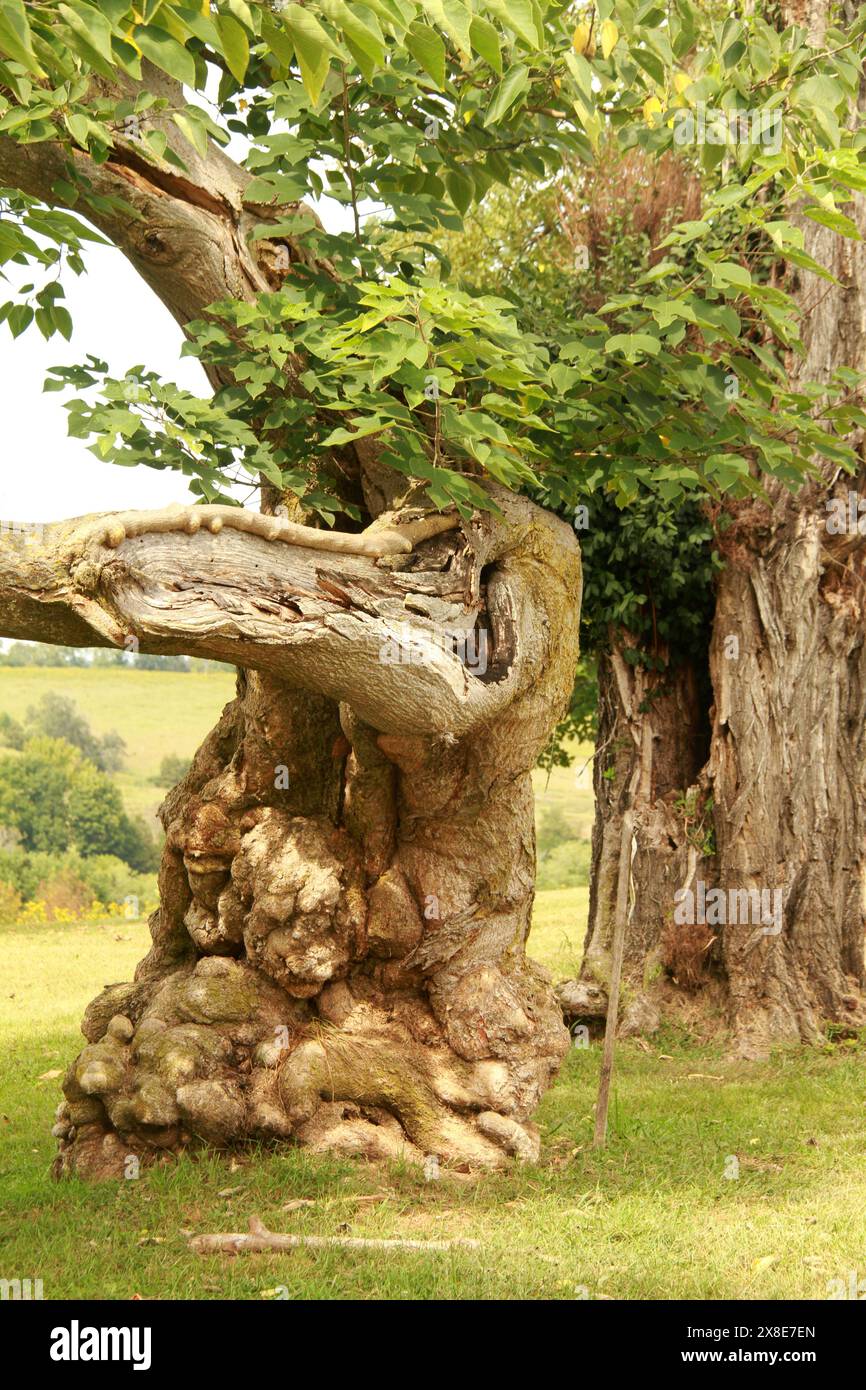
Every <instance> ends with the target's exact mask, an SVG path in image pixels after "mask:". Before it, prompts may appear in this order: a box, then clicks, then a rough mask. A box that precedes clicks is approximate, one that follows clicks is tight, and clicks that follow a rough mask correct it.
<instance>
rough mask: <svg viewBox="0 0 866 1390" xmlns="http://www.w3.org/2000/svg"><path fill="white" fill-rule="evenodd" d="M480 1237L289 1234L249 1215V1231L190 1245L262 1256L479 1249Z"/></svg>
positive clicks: (207, 1251)
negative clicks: (309, 1251)
mask: <svg viewBox="0 0 866 1390" xmlns="http://www.w3.org/2000/svg"><path fill="white" fill-rule="evenodd" d="M480 1244H481V1242H480V1241H477V1240H462V1239H460V1238H459V1237H458V1238H456V1239H454V1240H368V1239H366V1238H364V1237H362V1236H286V1235H278V1234H276V1233H275V1232H273V1231H269V1230H268V1229H267V1228H266V1227H265V1225H264V1224H263V1223H262V1222H261V1221H260V1220H259V1218H258V1217H257V1216H251V1217H250V1229H249V1233H248V1234H245V1233H244V1232H242V1231H237V1232H234V1233H229V1234H227V1235H213V1236H193V1238H192V1240H191V1241H190V1243H189V1248H190V1250H192V1251H193V1252H194V1253H195V1254H196V1255H259V1254H263V1253H264V1252H265V1251H268V1250H270V1251H273V1250H298V1249H300V1248H301V1247H304V1248H306V1249H312V1250H331V1249H333V1250H430V1251H437V1252H438V1251H440V1250H478V1249H479V1247H480Z"/></svg>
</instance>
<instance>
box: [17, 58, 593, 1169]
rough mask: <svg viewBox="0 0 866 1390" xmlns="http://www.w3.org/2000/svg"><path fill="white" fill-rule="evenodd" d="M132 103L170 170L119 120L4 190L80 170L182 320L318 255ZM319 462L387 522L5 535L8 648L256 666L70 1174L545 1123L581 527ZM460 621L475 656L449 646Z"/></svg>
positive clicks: (72, 1135)
mask: <svg viewBox="0 0 866 1390" xmlns="http://www.w3.org/2000/svg"><path fill="white" fill-rule="evenodd" d="M144 70H145V84H146V86H147V88H148V89H149V90H155V91H157V92H160V93H164V94H165V95H167V96H168V97H169V101H170V105H177V104H181V103H182V100H183V97H182V92H181V89H180V88H179V86H178V85H177V84H176V83H172V82H171V81H170V80H169V79H168V78H166V77H164V76H163V75H162V74H158V73H156V72H155V71H154V70H153V69H152V68H150V67H149V66H148V65H145V67H144ZM123 83H124V92H125V94H126V95H129V96H134V95H135V92H136V90H137V88H136V84H134V83H130V82H128V81H127V80H126V79H123ZM146 119H147V120H148V122H149V123H150V124H151V125H153V126H155V127H156V128H158V129H161V130H162V132H163V134H164V135H165V137H166V139H167V141H168V142H169V145H170V146H171V147H172V148H173V149H175V150H176V151H178V152H180V153H181V154H182V157H183V159H184V160H185V161H186V166H187V172H186V173H184V174H179V173H178V171H177V168H176V167H174V166H173V165H171V164H169V163H167V162H166V161H164V160H159V159H154V158H149V159H145V158H143V157H142V154H141V151H140V148H139V147H138V145H137V144H136V142H135V141H134V140H133V139H130V138H127V137H125V136H124V135H123V133H122V132H118V136H117V144H116V147H115V148H114V149H113V150H112V151H111V153H110V155H109V157H108V159H106V160H105V162H104V163H101V164H96V163H94V162H93V161H92V160H91V159H90V158H89V157H88V156H87V155H86V154H85V153H84V152H83V151H76V152H74V153H72V154H70V153H69V152H68V151H65V150H61V149H60V148H59V147H57V146H54V145H52V144H51V143H50V142H43V143H40V144H39V145H38V146H33V145H29V146H18V145H16V144H15V143H14V142H13V141H11V140H9V139H8V138H4V137H0V179H2V180H3V181H4V182H7V183H9V184H11V185H13V186H15V187H18V188H20V189H22V190H24V191H26V192H28V193H30V194H32V195H33V196H36V197H40V198H44V199H47V200H49V201H52V200H54V199H55V198H56V197H57V196H58V194H57V187H58V177H59V176H62V179H63V180H64V182H63V184H62V185H60V186H61V187H68V186H69V184H70V177H71V180H72V182H77V183H78V185H79V186H80V187H85V186H87V185H88V184H89V185H90V187H92V189H93V191H94V192H95V193H96V194H97V195H98V196H99V198H100V199H101V201H100V202H99V204H98V207H97V208H96V209H93V210H92V211H91V212H90V213H89V215H91V216H92V219H93V221H94V222H95V223H96V224H97V225H98V226H99V228H100V230H102V231H104V232H105V233H106V235H108V236H109V237H110V238H111V239H112V241H114V243H115V244H116V245H118V246H119V247H120V248H121V249H122V250H123V251H124V252H125V254H126V255H127V256H128V257H129V259H130V261H131V262H132V264H133V265H134V266H135V267H136V269H137V270H138V271H139V273H140V274H141V275H142V276H143V278H144V279H145V280H146V281H147V283H148V284H149V285H150V286H151V287H152V288H153V289H154V291H155V292H156V293H157V294H158V295H159V297H160V298H161V299H162V300H163V302H164V303H165V304H166V306H167V307H168V308H169V309H170V311H171V312H172V313H173V314H174V316H175V318H176V319H177V320H178V322H179V323H180V324H181V325H185V324H187V323H188V322H189V321H190V320H191V319H194V318H196V317H199V316H200V315H201V313H202V311H203V310H205V309H206V307H207V306H208V305H209V304H211V303H213V302H215V301H217V300H220V299H225V298H234V299H250V298H254V297H255V296H256V295H257V294H258V293H260V292H261V291H263V290H267V289H269V288H272V287H274V286H277V285H279V284H280V283H281V282H282V281H283V280H284V279H285V278H286V276H287V275H288V276H291V274H292V273H293V272H292V267H293V265H294V264H295V263H296V262H297V261H298V260H299V259H301V258H303V256H304V254H305V252H304V248H303V246H302V245H299V244H296V243H295V242H293V241H292V239H291V238H290V237H287V236H286V235H285V234H284V232H283V231H280V232H279V234H278V236H277V237H276V239H275V241H273V242H272V241H269V240H266V239H265V240H261V239H259V240H250V239H249V235H248V234H249V232H250V231H251V230H252V229H253V228H254V227H256V226H257V225H259V224H260V223H261V222H262V221H263V219H273V220H275V221H279V220H281V219H283V218H284V215H286V214H290V213H292V212H297V211H298V209H297V208H291V209H277V208H273V207H268V208H263V207H261V206H258V205H251V204H250V203H249V202H248V200H247V198H246V190H247V188H248V185H249V181H250V176H249V175H248V174H246V173H245V172H244V171H243V170H241V169H239V168H238V167H237V166H235V165H234V164H233V163H232V162H231V160H229V159H228V158H227V157H226V156H225V155H224V154H222V153H221V152H220V151H219V150H218V149H216V148H215V147H213V146H210V147H209V148H208V151H207V154H206V155H205V156H201V155H199V154H198V153H196V152H195V151H194V150H192V148H191V147H190V146H189V145H188V144H187V143H186V141H185V140H184V139H183V137H182V136H181V135H180V133H179V132H178V130H177V128H176V127H175V126H174V124H173V123H172V122H171V120H170V119H169V117H168V116H167V115H159V114H153V113H148V115H147V117H146ZM70 159H71V160H72V162H73V166H74V167H73V169H72V172H71V176H70V170H69V167H68V161H69V160H70ZM120 199H122V200H123V203H121V202H119V201H118V200H120ZM124 204H125V205H126V206H124ZM129 205H131V207H132V209H133V211H134V213H135V214H136V215H135V216H131V215H130V212H129ZM284 247H285V248H286V249H287V251H288V255H286V254H285V253H284V252H283V249H282V248H284ZM297 371H298V364H297V363H295V362H293V361H292V360H291V359H290V360H289V362H288V363H287V364H286V391H287V393H292V392H293V391H295V390H297V389H298V386H297ZM213 380H214V382H215V383H219V382H220V381H221V379H220V377H219V376H218V374H214V375H213ZM329 462H330V465H331V467H332V470H333V471H335V472H336V474H337V476H338V486H340V487H342V488H343V490H344V494H345V495H344V500H346V501H352V502H353V503H354V504H355V505H360V504H362V503H363V505H364V507H365V509H366V513H367V516H368V518H370V519H371V520H373V521H374V524H373V526H372V527H371V528H369V529H368V531H367V532H365V533H364V535H363V536H361V537H359V536H357V535H353V536H351V535H348V534H345V535H342V536H334V535H333V533H323V532H316V531H311V530H310V529H309V528H306V527H298V526H297V525H295V524H294V523H291V522H281V521H278V520H277V519H276V518H274V519H273V520H272V521H267V520H263V519H262V518H258V517H253V516H252V515H251V514H250V513H238V512H237V511H235V512H234V513H233V514H229V513H230V512H231V509H210V508H198V509H196V510H195V512H194V513H192V512H189V513H188V512H184V511H183V509H180V510H178V511H177V512H176V513H170V512H169V513H159V514H155V515H151V516H148V515H147V514H142V515H140V516H135V515H134V514H132V515H127V514H123V515H122V516H120V517H103V518H96V519H84V520H80V521H78V522H72V523H65V524H62V525H57V526H52V527H47V528H45V529H44V531H43V532H42V533H41V534H37V533H34V535H33V536H31V537H30V539H29V541H25V540H24V539H21V538H19V539H17V540H16V539H11V538H4V540H3V544H2V548H0V634H2V635H5V636H12V637H24V638H35V639H37V640H42V641H52V642H63V643H73V644H78V645H84V646H93V645H106V644H116V645H120V644H122V643H123V641H124V639H125V638H126V637H129V636H135V638H136V639H137V641H138V643H139V646H140V649H141V650H142V651H144V652H156V653H173V652H188V653H191V654H198V655H202V656H209V657H213V658H215V659H217V660H221V661H227V662H231V663H233V664H235V665H236V666H238V667H239V668H241V674H240V677H239V685H238V695H237V699H236V700H235V701H234V702H233V703H232V704H231V705H230V706H229V707H228V708H227V709H226V711H225V712H224V714H223V717H222V719H221V721H220V723H219V724H218V726H217V728H216V729H215V730H214V731H213V732H212V734H211V735H210V737H209V738H208V739H207V740H206V742H205V743H204V745H203V746H202V748H201V749H200V750H199V753H198V755H197V757H196V759H195V762H194V764H193V767H192V769H191V771H190V773H189V775H188V776H187V778H186V779H185V780H184V781H183V782H182V783H181V785H180V786H179V787H177V788H176V789H175V791H174V792H172V793H171V795H170V796H169V797H168V798H167V800H166V802H165V805H164V807H163V810H162V815H163V820H164V824H165V828H166V836H167V839H166V848H165V855H164V859H163V863H162V869H161V873H160V907H159V910H158V911H157V913H156V914H155V915H154V917H153V919H152V921H151V931H152V935H153V946H152V949H151V951H150V953H149V955H148V957H147V959H146V960H145V961H143V962H142V964H141V966H140V968H139V970H138V972H137V978H136V980H135V981H134V982H133V983H132V984H128V985H117V986H112V987H111V988H109V989H108V990H106V991H105V992H104V993H103V994H102V995H101V996H100V998H99V999H98V1000H96V1001H95V1002H94V1004H93V1005H92V1006H91V1007H90V1009H89V1010H88V1013H87V1017H86V1020H85V1024H84V1030H85V1034H86V1037H87V1039H88V1045H87V1047H86V1048H85V1049H84V1051H83V1052H82V1054H81V1056H80V1057H79V1058H78V1059H77V1060H76V1062H75V1063H74V1064H73V1066H72V1067H71V1069H70V1071H69V1074H68V1076H67V1078H66V1081H65V1083H64V1089H65V1092H66V1102H65V1105H64V1107H63V1108H62V1110H61V1113H60V1115H59V1117H58V1124H57V1131H58V1134H59V1135H60V1137H61V1153H60V1158H59V1164H58V1166H59V1169H60V1170H61V1171H64V1172H66V1171H75V1172H79V1173H85V1174H92V1175H103V1174H105V1175H107V1174H117V1173H121V1172H122V1171H123V1167H124V1164H125V1162H126V1159H127V1157H128V1156H129V1155H134V1156H141V1157H145V1158H152V1157H154V1156H155V1155H158V1154H159V1152H160V1151H161V1150H178V1149H181V1148H184V1147H186V1146H188V1145H192V1146H195V1145H197V1144H202V1143H204V1144H213V1145H218V1146H230V1145H234V1144H238V1143H242V1142H245V1141H248V1140H252V1139H257V1140H276V1141H283V1140H287V1139H292V1140H297V1141H299V1142H302V1143H306V1144H309V1145H311V1146H312V1147H314V1148H335V1149H338V1150H341V1151H347V1152H363V1153H367V1154H371V1155H389V1154H405V1155H407V1156H408V1157H410V1158H419V1157H421V1156H422V1155H429V1154H437V1155H439V1156H441V1157H443V1158H445V1159H448V1160H454V1161H460V1162H468V1163H472V1164H497V1163H500V1162H502V1161H505V1160H506V1159H507V1158H508V1157H509V1156H510V1155H516V1156H518V1157H522V1158H525V1157H528V1156H531V1155H532V1154H533V1153H535V1151H536V1147H537V1139H536V1135H535V1131H534V1130H533V1127H532V1124H531V1120H530V1116H531V1115H532V1112H533V1110H534V1108H535V1106H536V1104H537V1101H538V1098H539V1096H540V1095H541V1093H542V1092H543V1090H544V1089H545V1087H546V1086H547V1085H548V1083H549V1082H550V1080H551V1077H552V1076H553V1074H554V1073H555V1071H556V1068H557V1066H558V1064H559V1062H560V1060H561V1058H562V1056H563V1053H564V1050H565V1047H566V1045H567V1041H568V1036H567V1033H566V1031H565V1028H564V1026H563V1023H562V1017H561V1013H560V1010H559V1008H558V1006H557V1004H556V1002H555V1000H554V997H553V993H552V989H551V986H550V982H549V980H548V979H547V978H546V977H545V974H544V972H543V971H542V970H541V969H540V968H539V967H536V966H534V965H533V964H532V963H531V962H530V961H528V960H527V958H526V955H525V946H526V937H527V933H528V931H529V924H530V913H531V908H532V899H533V886H534V872H535V844H534V826H533V814H532V792H531V784H530V774H531V771H532V768H533V766H534V765H535V762H536V759H537V757H538V754H539V752H540V750H541V749H542V748H543V747H544V745H545V743H546V741H547V739H548V737H549V734H550V731H551V729H552V727H553V725H554V723H555V721H556V719H557V718H558V717H559V715H560V714H561V712H562V710H563V709H564V708H565V706H566V704H567V700H568V696H569V693H570V689H571V685H572V681H573V676H574V669H575V663H576V660H577V646H578V643H577V634H578V622H579V614H580V589H581V581H580V559H579V550H578V546H577V543H576V541H575V538H574V533H573V531H572V530H571V529H570V528H569V527H567V526H566V525H564V524H563V523H562V522H560V521H558V520H557V519H556V518H554V517H553V516H551V515H550V514H548V513H545V512H543V511H542V510H541V509H539V508H538V507H535V506H533V505H532V504H530V503H529V502H527V501H524V500H521V499H519V498H516V497H514V496H512V495H511V494H509V493H507V492H505V491H504V490H503V489H501V488H495V487H494V488H491V492H492V493H493V494H494V496H495V500H496V502H497V503H498V505H499V508H500V511H499V513H498V515H496V516H495V517H494V514H493V513H492V512H491V513H484V514H483V515H479V516H478V517H476V519H475V520H474V521H473V522H472V523H468V524H463V525H462V526H461V527H460V528H459V529H458V528H457V525H456V518H447V517H445V518H443V517H441V516H439V515H434V516H430V515H429V514H426V515H421V516H420V517H419V516H418V511H417V508H416V509H415V510H412V509H411V508H410V509H408V510H407V508H406V505H405V504H406V502H407V499H406V498H403V499H402V502H403V507H402V510H401V509H400V502H401V499H399V498H397V497H396V496H395V488H396V486H397V485H398V484H399V485H401V486H403V485H405V480H402V481H401V480H400V479H399V478H398V477H397V475H396V474H393V473H391V472H389V471H388V470H386V469H383V468H382V467H381V466H380V465H379V464H378V462H377V458H376V454H375V446H374V445H372V444H371V443H370V441H362V442H361V443H360V444H358V445H355V446H354V447H352V446H350V447H349V448H347V449H344V450H341V451H334V452H333V454H332V456H331V458H330V460H329ZM286 500H288V499H281V498H279V497H274V496H266V502H267V504H268V507H267V509H269V510H271V511H273V510H274V509H275V507H276V504H277V503H279V502H280V501H286ZM384 513H391V514H392V515H391V516H390V521H391V522H393V523H397V529H396V530H395V529H394V525H389V524H388V522H389V517H388V516H384V515H383V514H384ZM395 513H396V514H395ZM375 518H379V520H378V522H376V521H375ZM413 547H414V550H413ZM328 552H330V553H328ZM455 632H456V633H458V634H459V633H464V634H466V635H467V638H468V642H467V645H469V644H470V643H471V650H472V651H473V652H475V651H479V650H480V651H484V650H485V649H484V647H483V646H482V645H481V644H482V642H486V653H487V661H486V663H484V662H480V661H478V662H476V661H471V662H464V661H461V659H460V657H459V655H458V654H456V653H455V651H454V650H453V649H452V644H451V643H450V642H449V640H447V634H453V633H455ZM443 638H446V640H444V641H443ZM457 646H458V647H459V642H458V643H457Z"/></svg>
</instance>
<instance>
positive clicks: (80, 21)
mask: <svg viewBox="0 0 866 1390" xmlns="http://www.w3.org/2000/svg"><path fill="white" fill-rule="evenodd" d="M57 9H58V11H59V13H60V14H61V15H62V16H63V19H64V20H65V22H66V24H67V25H68V27H69V28H70V29H71V30H72V40H73V43H74V46H75V48H76V50H77V51H78V52H79V53H80V54H81V56H82V57H83V58H84V59H85V61H87V62H89V63H90V65H91V66H92V67H94V68H95V69H96V71H97V72H99V73H101V74H102V76H103V77H109V78H113V77H116V75H117V74H116V71H115V67H114V53H113V51H112V47H111V25H110V24H109V22H108V20H107V19H106V18H105V15H103V14H100V13H99V11H98V10H95V9H94V8H93V6H92V5H80V4H79V5H58V6H57Z"/></svg>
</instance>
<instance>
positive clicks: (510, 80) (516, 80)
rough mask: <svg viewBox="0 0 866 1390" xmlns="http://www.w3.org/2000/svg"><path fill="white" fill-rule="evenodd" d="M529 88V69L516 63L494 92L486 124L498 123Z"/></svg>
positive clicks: (485, 118) (485, 120)
mask: <svg viewBox="0 0 866 1390" xmlns="http://www.w3.org/2000/svg"><path fill="white" fill-rule="evenodd" d="M528 90H529V69H528V68H525V67H524V66H523V65H522V64H521V63H515V64H514V66H513V67H511V68H509V69H508V72H507V73H506V74H505V76H504V77H503V79H502V81H501V82H500V83H499V84H498V86H497V87H496V90H495V91H494V93H493V100H492V101H491V103H490V105H489V106H488V108H487V113H486V115H485V117H484V124H485V126H489V125H496V123H497V121H501V120H502V118H503V116H505V115H506V114H507V112H508V111H509V110H510V109H511V107H512V106H513V105H514V103H515V102H516V101H518V100H519V98H520V97H521V96H523V94H524V93H525V92H527V91H528Z"/></svg>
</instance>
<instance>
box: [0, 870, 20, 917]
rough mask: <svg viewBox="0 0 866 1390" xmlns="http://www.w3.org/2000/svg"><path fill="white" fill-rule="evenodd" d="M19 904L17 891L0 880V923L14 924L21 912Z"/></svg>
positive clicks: (9, 884)
mask: <svg viewBox="0 0 866 1390" xmlns="http://www.w3.org/2000/svg"><path fill="white" fill-rule="evenodd" d="M21 902H22V899H21V894H20V893H19V892H18V889H17V888H15V887H14V886H13V885H12V884H11V883H6V882H5V881H4V880H3V879H0V922H14V921H15V920H16V919H17V917H18V913H19V912H20V911H21Z"/></svg>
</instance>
